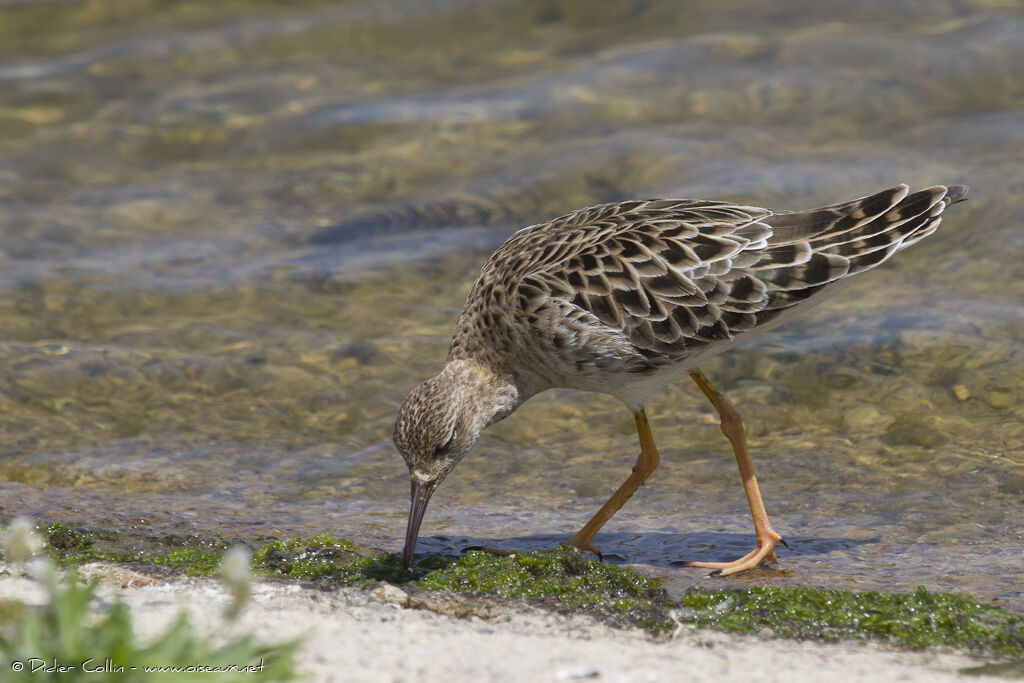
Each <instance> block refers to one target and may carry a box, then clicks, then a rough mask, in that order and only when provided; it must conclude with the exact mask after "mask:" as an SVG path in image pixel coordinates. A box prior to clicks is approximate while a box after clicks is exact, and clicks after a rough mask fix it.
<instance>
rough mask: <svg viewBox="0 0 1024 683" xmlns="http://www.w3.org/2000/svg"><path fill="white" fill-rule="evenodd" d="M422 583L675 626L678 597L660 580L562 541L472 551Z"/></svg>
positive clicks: (655, 627) (657, 628)
mask: <svg viewBox="0 0 1024 683" xmlns="http://www.w3.org/2000/svg"><path fill="white" fill-rule="evenodd" d="M415 583H416V585H418V586H420V587H422V588H428V589H433V590H451V591H457V592H460V593H471V594H473V595H493V596H498V597H504V598H522V599H531V600H540V601H543V602H546V603H548V604H551V603H557V604H559V605H571V606H574V607H580V608H584V609H586V610H589V611H596V612H597V613H599V614H601V615H604V616H605V617H608V618H610V619H612V620H613V621H616V622H620V623H621V622H625V623H629V624H632V625H636V626H640V627H642V628H645V629H647V630H650V631H653V632H661V631H666V630H668V628H669V627H670V626H671V623H672V622H671V619H670V617H669V610H670V609H671V607H672V606H673V604H674V603H673V602H672V600H671V598H670V597H669V595H668V592H667V591H665V589H664V588H662V587H661V586H660V585H659V584H658V583H657V582H656V581H654V580H653V579H649V578H647V577H646V576H644V575H643V574H641V573H639V572H637V571H635V570H633V569H630V568H628V567H619V566H616V565H613V564H609V563H607V562H600V561H598V560H596V559H590V558H587V557H585V556H584V555H582V554H581V553H580V552H579V551H578V550H576V549H575V548H571V547H569V546H562V547H560V548H558V549H557V550H553V551H550V552H539V553H519V554H515V555H510V556H507V557H498V556H495V555H491V554H488V553H484V552H470V553H468V554H467V555H465V556H464V557H461V558H459V559H458V560H456V561H455V562H452V563H451V564H449V565H448V566H446V567H443V568H439V569H436V570H434V571H432V572H430V573H429V574H427V575H426V576H424V577H422V578H421V579H419V580H418V581H416V582H415Z"/></svg>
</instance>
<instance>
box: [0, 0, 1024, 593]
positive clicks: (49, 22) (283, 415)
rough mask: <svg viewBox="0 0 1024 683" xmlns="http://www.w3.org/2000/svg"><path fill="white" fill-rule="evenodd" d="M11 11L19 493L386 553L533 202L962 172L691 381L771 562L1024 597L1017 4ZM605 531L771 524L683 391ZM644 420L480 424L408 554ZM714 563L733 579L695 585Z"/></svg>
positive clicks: (602, 467)
mask: <svg viewBox="0 0 1024 683" xmlns="http://www.w3.org/2000/svg"><path fill="white" fill-rule="evenodd" d="M843 7H844V9H842V10H839V11H837V10H836V8H835V7H832V6H831V5H830V4H827V3H816V2H811V1H807V2H803V3H784V7H776V6H775V4H772V3H761V2H753V1H739V0H737V1H731V2H711V1H708V2H698V3H686V4H685V5H682V4H680V3H674V2H658V1H656V0H655V1H650V2H614V3H610V2H609V3H593V2H582V1H579V2H550V3H549V2H520V1H519V0H516V1H514V2H513V1H508V2H493V1H487V2H485V1H484V0H479V1H473V0H462V1H451V2H448V1H442V0H433V1H427V0H424V1H419V2H414V1H407V0H395V1H388V0H384V1H375V2H355V1H352V2H341V3H301V4H300V5H299V8H296V7H295V6H293V5H292V3H284V2H280V3H275V2H244V1H243V0H235V1H233V2H224V3H204V2H179V3H162V2H155V1H152V2H146V1H142V2H135V3H107V2H85V1H83V2H19V3H4V4H0V435H2V440H0V480H2V481H0V495H2V505H3V511H4V513H5V515H6V516H13V515H18V514H31V515H33V516H35V517H37V518H40V519H46V520H52V521H63V522H66V523H70V524H74V525H79V526H84V527H88V528H93V529H97V530H105V531H116V532H119V533H120V534H121V535H122V536H123V537H124V538H128V539H135V540H136V541H138V542H144V541H145V540H146V539H152V538H160V537H166V536H168V535H175V536H178V535H185V536H192V535H195V536H198V537H201V538H214V539H225V540H233V539H242V540H246V541H252V542H254V541H258V540H260V539H265V538H268V537H273V536H282V535H295V534H303V535H311V534H313V533H316V532H319V531H323V530H329V531H332V532H334V533H336V534H338V535H343V536H348V537H351V538H353V539H354V540H356V541H358V542H361V543H364V544H369V545H372V546H376V547H381V548H390V549H397V548H398V547H399V546H400V544H401V537H402V534H403V532H404V524H405V515H406V512H407V504H408V475H407V473H406V471H405V467H404V465H403V464H402V462H401V461H400V459H399V457H398V456H397V454H396V453H395V452H394V449H393V447H392V446H391V443H390V432H391V425H392V421H393V419H394V416H395V413H396V411H397V407H398V405H399V403H400V402H401V400H402V398H403V397H404V395H405V393H406V392H407V391H408V389H409V388H410V387H411V386H412V385H414V384H415V383H417V382H419V381H422V380H423V379H425V378H426V377H428V376H430V375H431V374H433V373H434V372H436V371H437V369H438V368H439V367H440V363H441V362H442V360H443V359H444V357H445V354H446V351H447V343H448V336H449V334H450V331H451V328H452V326H453V324H454V321H455V319H456V317H457V315H458V312H459V310H460V308H461V304H462V299H463V298H464V297H465V295H466V292H467V291H468V288H469V285H470V284H471V282H472V279H473V278H474V276H475V273H476V270H477V269H478V268H479V266H480V263H481V262H482V261H483V259H484V258H485V257H486V255H487V254H488V253H489V252H490V250H492V249H493V248H494V247H495V246H496V245H497V244H498V243H500V242H501V240H502V239H504V237H505V236H507V235H508V234H509V233H511V232H512V231H513V230H514V229H516V228H518V227H521V226H523V225H527V224H530V223H534V222H538V221H541V220H544V219H547V218H551V217H554V216H557V215H559V214H561V213H564V212H566V211H568V210H571V209H574V208H577V207H580V206H585V205H588V204H593V203H598V202H603V201H611V200H616V199H623V198H629V197H651V196H676V197H707V198H723V199H730V200H734V201H742V202H749V203H756V204H763V205H768V206H773V207H777V208H792V209H796V208H808V207H810V206H812V205H816V204H825V203H832V202H835V201H839V200H843V199H847V198H851V197H855V196H860V195H863V194H867V193H869V192H872V191H875V190H878V189H881V188H884V187H887V186H890V185H893V184H896V183H898V182H907V183H910V184H911V185H913V186H925V185H931V184H935V183H951V182H966V183H968V184H970V185H971V186H972V190H971V199H970V201H969V202H967V203H965V204H961V205H958V206H956V207H954V208H953V209H951V210H950V211H949V214H948V217H947V219H946V220H945V221H944V223H943V226H942V228H941V229H940V230H939V232H938V233H936V234H935V235H934V236H933V237H931V238H929V239H928V240H926V241H924V242H922V243H921V244H919V245H917V246H915V247H914V248H913V249H911V250H909V251H907V252H905V253H902V254H900V255H899V256H897V257H896V258H895V259H894V260H893V261H892V262H890V263H888V264H886V265H884V266H883V267H881V268H879V269H878V270H876V271H873V272H872V273H870V274H868V275H866V276H864V277H862V278H860V281H859V282H857V283H855V284H853V285H852V286H851V287H850V288H849V289H847V290H846V291H845V292H844V293H843V294H841V295H840V296H838V297H836V298H834V299H831V300H829V301H828V302H826V303H825V304H823V305H822V306H821V307H819V308H817V309H815V310H813V311H811V312H810V313H809V314H808V315H805V316H804V317H803V318H801V319H799V320H797V321H794V322H792V323H790V324H789V325H788V326H786V327H784V328H781V329H780V330H778V331H777V332H775V333H772V334H770V335H767V336H764V337H761V338H759V339H757V340H756V341H755V342H753V343H751V344H748V345H746V346H743V347H740V348H737V349H735V350H733V351H731V352H730V353H728V354H726V355H725V356H722V357H719V358H717V359H715V360H713V361H710V362H709V363H708V364H707V365H706V366H705V367H704V370H705V372H706V373H707V374H708V375H709V376H710V377H711V378H712V380H713V381H714V382H715V383H716V384H717V385H718V386H719V388H720V389H722V390H723V391H724V392H725V393H726V394H727V395H728V396H729V397H730V398H731V399H732V400H733V402H734V403H735V404H736V405H737V407H738V408H739V409H740V410H741V412H742V413H743V415H744V417H745V419H746V421H747V423H748V427H749V436H750V442H751V447H752V450H753V453H754V458H755V464H756V466H757V469H758V474H759V477H760V480H761V488H762V490H763V492H764V494H765V499H766V503H767V506H768V510H769V513H770V515H771V517H772V519H773V522H774V525H775V527H776V528H777V529H778V530H779V531H780V532H782V533H783V534H784V535H785V536H786V537H787V539H788V540H789V543H790V549H789V550H786V549H781V550H780V552H779V563H778V565H777V568H776V569H775V570H772V571H757V572H752V573H749V574H746V575H742V576H740V577H735V578H732V579H726V580H719V581H727V582H735V583H739V584H746V583H750V582H755V583H762V584H771V585H782V584H813V585H825V586H837V587H846V588H853V589H912V588H914V587H915V586H917V585H919V584H922V585H925V586H927V587H929V588H932V589H937V590H963V591H968V592H970V593H972V594H974V595H977V596H978V597H980V598H984V599H987V600H998V601H1000V602H1002V603H1003V604H1005V605H1008V606H1010V607H1011V608H1013V609H1016V610H1018V611H1024V563H1022V562H1021V558H1022V556H1024V532H1022V528H1024V512H1022V511H1024V343H1022V341H1021V340H1022V338H1024V313H1022V310H1024V309H1022V307H1024V266H1022V263H1024V257H1022V252H1024V164H1022V163H1021V159H1022V158H1024V86H1022V78H1021V70H1020V64H1021V63H1024V10H1022V8H1021V5H1020V4H1019V3H1015V2H1009V1H1000V0H973V1H972V0H967V1H964V2H955V3H954V2H948V3H947V2H942V1H941V0H940V1H938V2H930V3H919V2H914V1H912V0H906V1H903V0H897V1H895V2H893V1H889V0H886V1H882V0H876V1H874V2H872V1H867V2H856V3H846V4H844V5H843ZM648 412H649V414H650V416H651V422H652V425H653V428H654V433H655V436H656V438H657V439H658V442H659V445H660V447H661V451H662V466H661V468H660V470H659V471H658V472H657V473H656V474H655V475H654V476H653V477H652V478H651V480H650V481H649V483H648V484H647V485H646V486H645V487H644V488H643V490H641V491H640V492H639V493H638V494H637V495H636V496H635V497H634V499H632V500H631V501H630V502H629V503H628V504H627V506H626V507H625V508H624V509H623V510H622V511H621V512H620V513H619V514H618V515H617V516H616V517H615V518H614V519H613V520H612V522H610V523H609V525H608V527H607V530H606V531H605V532H604V533H602V534H600V535H599V536H598V537H597V539H596V543H597V545H598V546H600V547H601V548H602V550H604V552H605V553H606V556H607V557H609V558H611V559H615V560H618V561H623V562H628V563H635V564H638V565H640V566H642V567H647V568H648V569H647V571H651V572H653V573H655V574H657V575H659V576H661V577H663V578H665V579H666V580H668V581H669V582H670V583H671V584H672V585H674V586H677V587H681V586H685V585H689V584H692V583H700V582H704V583H708V582H711V581H712V579H708V578H705V574H704V572H702V571H700V570H695V569H688V568H684V567H681V566H680V561H681V560H685V559H732V557H734V556H738V555H740V554H742V553H744V552H746V550H747V549H749V547H750V546H751V544H752V542H753V535H752V528H751V524H750V520H749V515H748V512H747V510H746V503H745V500H744V498H743V495H742V491H741V488H740V485H739V477H738V475H737V473H736V471H735V464H734V461H733V458H732V455H731V452H730V450H729V448H728V444H727V443H726V441H725V440H724V439H723V438H722V435H721V433H720V432H719V430H718V427H717V423H716V420H715V417H714V415H713V413H712V410H711V408H710V406H709V405H707V403H706V401H705V400H704V399H703V397H702V396H701V395H700V393H699V392H698V391H697V389H696V387H695V386H693V385H691V384H688V383H684V384H680V385H678V386H674V387H672V388H670V389H669V390H668V391H666V392H665V393H664V394H663V395H661V396H659V397H658V398H657V399H655V400H654V401H652V403H651V405H650V406H649V408H648ZM632 430H633V427H632V419H631V417H630V415H629V412H628V411H627V410H626V409H625V408H624V407H623V406H621V405H620V404H618V403H616V402H615V401H614V400H613V399H610V398H608V397H605V396H601V395H581V394H575V393H572V392H566V391H553V392H549V393H547V394H544V395H542V396H540V397H537V398H535V399H533V400H532V401H531V402H529V403H528V404H526V405H525V406H524V407H523V408H522V409H520V410H519V411H518V412H517V413H516V414H515V415H513V416H512V417H510V418H509V419H507V420H506V421H504V422H503V423H501V424H499V425H496V426H494V427H492V428H491V429H490V430H489V431H488V433H487V435H486V436H485V437H484V439H482V440H481V442H480V444H479V445H478V447H477V449H476V452H475V453H474V454H472V455H471V456H470V457H469V458H467V460H466V461H465V462H464V463H463V465H462V466H461V467H460V468H459V469H457V470H456V471H455V473H454V474H453V475H452V476H451V477H450V478H449V480H448V481H446V482H445V484H444V486H443V487H442V488H441V489H440V490H439V491H438V493H437V495H436V496H435V497H434V500H433V502H432V504H431V509H430V510H429V511H428V516H427V521H426V523H425V524H424V528H423V539H422V543H421V548H422V549H424V550H431V549H433V550H452V551H459V550H461V549H463V548H465V547H467V546H472V545H479V544H482V543H486V544H490V545H505V546H507V547H542V546H547V545H551V544H552V543H554V542H556V541H558V540H562V539H565V538H566V537H567V536H568V535H570V534H571V533H572V532H574V531H575V530H576V529H577V528H578V527H579V526H580V525H582V523H583V522H585V521H586V519H587V518H588V517H589V515H590V514H591V513H592V512H593V511H594V510H596V509H597V507H598V506H599V505H600V504H601V502H603V500H604V498H605V497H607V495H609V494H610V492H611V491H612V490H614V488H615V487H616V486H617V485H618V484H619V483H620V482H621V480H622V479H624V478H625V476H626V474H628V472H629V468H630V466H631V465H632V463H633V459H634V457H635V454H636V450H637V445H636V440H635V434H634V433H633V431H632ZM715 585H719V584H718V583H716V584H715Z"/></svg>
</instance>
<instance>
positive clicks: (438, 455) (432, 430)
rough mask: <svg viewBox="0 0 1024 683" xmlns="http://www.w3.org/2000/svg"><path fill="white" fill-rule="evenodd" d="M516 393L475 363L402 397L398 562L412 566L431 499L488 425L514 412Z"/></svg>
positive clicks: (449, 369)
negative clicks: (403, 513) (403, 494)
mask: <svg viewBox="0 0 1024 683" xmlns="http://www.w3.org/2000/svg"><path fill="white" fill-rule="evenodd" d="M515 395H516V392H514V390H512V391H511V392H510V391H509V386H508V385H506V384H503V383H501V382H498V381H496V380H495V377H494V375H493V374H492V373H489V372H486V371H484V370H483V369H482V368H481V366H479V365H478V364H476V363H468V362H464V361H461V362H455V363H448V364H447V365H446V366H445V367H444V369H443V370H442V371H441V373H440V374H438V375H437V376H436V377H432V378H431V379H428V380H427V381H426V382H424V383H423V384H420V385H419V386H417V387H416V388H415V389H413V390H412V391H411V392H409V395H408V396H407V397H406V399H405V402H404V403H402V407H401V409H400V410H399V411H398V419H397V420H396V421H395V432H394V440H395V446H396V447H397V448H398V452H399V453H401V455H402V457H403V458H404V459H405V464H406V465H407V466H408V467H409V473H410V474H411V475H412V491H411V502H410V507H409V524H408V526H407V527H406V532H405V549H404V551H403V554H402V562H403V564H404V565H405V566H406V567H409V566H410V565H411V564H412V559H413V553H414V551H415V550H416V538H417V536H418V535H419V530H420V524H421V523H422V522H423V515H424V513H425V512H426V509H427V503H428V502H429V501H430V496H431V495H433V493H434V490H435V489H436V488H437V486H438V484H440V483H441V481H443V480H444V478H445V477H446V476H448V473H449V472H451V471H452V470H453V469H454V468H455V466H456V465H457V464H459V461H460V460H462V458H463V457H464V456H465V455H466V453H468V452H469V451H470V450H471V449H472V448H473V446H474V445H476V442H477V440H478V439H479V438H480V435H481V434H482V433H483V431H484V429H485V428H486V427H487V425H489V424H490V423H491V422H494V421H495V420H496V419H500V417H504V415H507V414H508V413H509V412H511V410H512V408H513V407H514V405H513V403H514V401H515Z"/></svg>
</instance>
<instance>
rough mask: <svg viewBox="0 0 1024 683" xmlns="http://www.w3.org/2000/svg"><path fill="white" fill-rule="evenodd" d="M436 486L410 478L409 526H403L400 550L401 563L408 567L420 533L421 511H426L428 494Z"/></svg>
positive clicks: (410, 564) (428, 499)
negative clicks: (403, 541)
mask: <svg viewBox="0 0 1024 683" xmlns="http://www.w3.org/2000/svg"><path fill="white" fill-rule="evenodd" d="M434 488H436V486H435V484H434V483H432V482H431V483H428V482H425V481H420V480H419V479H417V478H416V477H413V478H412V495H411V500H410V502H409V526H407V527H406V528H405V550H404V551H403V552H402V565H403V566H404V567H405V568H406V569H408V568H409V567H411V566H412V556H413V553H415V552H416V537H417V536H419V534H420V524H421V523H422V522H423V513H425V512H426V511H427V502H429V501H430V494H432V493H433V492H434Z"/></svg>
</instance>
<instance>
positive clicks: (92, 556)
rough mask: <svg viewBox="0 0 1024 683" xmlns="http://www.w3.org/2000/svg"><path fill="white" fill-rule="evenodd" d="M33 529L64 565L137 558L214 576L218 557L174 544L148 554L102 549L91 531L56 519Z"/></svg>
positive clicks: (207, 552) (125, 561) (134, 560)
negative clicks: (56, 521)
mask: <svg viewBox="0 0 1024 683" xmlns="http://www.w3.org/2000/svg"><path fill="white" fill-rule="evenodd" d="M36 531H37V532H38V533H39V534H40V535H41V536H42V537H43V538H44V539H46V546H45V550H46V552H47V553H48V554H49V555H50V556H51V558H52V559H54V560H55V561H56V562H58V563H59V564H61V565H64V566H68V565H76V564H81V563H83V562H118V563H132V562H137V563H141V564H150V565H162V566H165V567H170V568H171V569H176V570H179V571H183V572H185V574H187V575H188V576H214V575H215V574H216V573H217V571H218V569H219V568H220V563H221V559H222V554H221V553H220V552H216V551H213V550H204V549H201V548H192V547H174V548H171V549H169V550H167V552H164V553H157V554H148V555H147V554H144V553H129V552H120V551H114V550H104V549H102V548H99V547H97V545H96V538H95V537H94V536H93V534H90V533H88V532H86V531H83V530H81V529H74V528H71V527H68V526H66V525H64V524H60V523H42V524H37V525H36Z"/></svg>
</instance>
